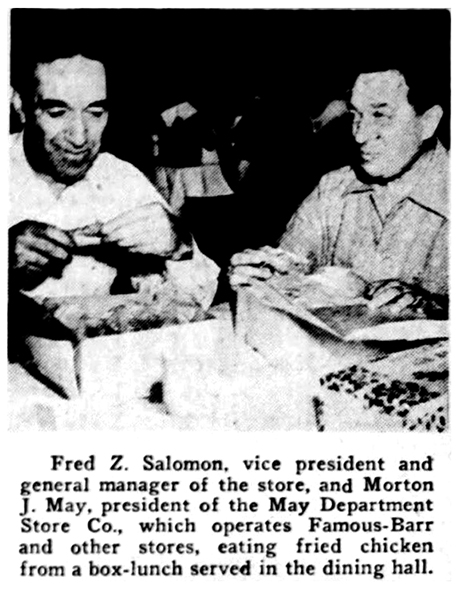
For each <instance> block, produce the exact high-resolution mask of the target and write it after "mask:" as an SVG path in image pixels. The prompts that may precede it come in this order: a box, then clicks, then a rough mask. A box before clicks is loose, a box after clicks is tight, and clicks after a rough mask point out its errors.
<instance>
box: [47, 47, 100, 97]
mask: <svg viewBox="0 0 460 590" xmlns="http://www.w3.org/2000/svg"><path fill="white" fill-rule="evenodd" d="M36 77H37V80H38V83H39V89H40V93H41V94H67V93H69V92H70V93H72V92H75V91H80V92H81V91H83V92H85V93H88V94H104V95H105V92H106V78H105V68H104V66H103V64H102V63H101V62H99V61H96V60H92V59H88V58H86V57H83V56H81V55H77V56H75V57H70V58H62V59H56V60H55V61H53V62H50V63H40V64H38V65H37V68H36Z"/></svg>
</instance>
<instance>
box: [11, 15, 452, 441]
mask: <svg viewBox="0 0 460 590" xmlns="http://www.w3.org/2000/svg"><path fill="white" fill-rule="evenodd" d="M363 37H365V38H366V39H367V40H368V41H367V42H366V44H363ZM10 132H11V138H10V139H11V149H10V156H11V163H10V209H9V213H10V214H9V222H10V225H9V227H10V230H9V247H10V256H9V357H10V358H9V402H8V403H9V427H10V429H11V430H59V431H61V430H82V429H83V430H85V429H93V430H94V429H96V430H98V429H113V430H115V429H116V430H118V429H120V430H121V429H124V430H131V431H133V430H138V429H152V430H159V429H164V428H167V429H170V428H175V429H181V430H198V429H203V428H210V427H211V428H214V429H222V430H223V429H225V430H238V431H241V430H257V431H259V430H284V431H286V430H294V429H295V430H309V431H319V432H323V431H325V432H328V431H357V430H359V431H374V432H375V431H382V432H383V431H385V432H388V431H424V432H427V431H430V432H444V431H445V430H447V429H448V390H447V384H448V368H449V366H448V365H449V363H448V360H449V359H448V308H449V303H448V301H449V300H448V286H449V279H448V241H449V221H448V219H449V149H450V14H449V11H447V10H431V9H430V10H153V9H151V10H144V9H142V10H141V9H136V10H127V9H122V10H111V9H97V10H96V9H93V10H44V9H42V10H33V9H14V10H13V11H12V14H11V105H10Z"/></svg>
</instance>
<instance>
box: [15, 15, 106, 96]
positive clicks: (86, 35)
mask: <svg viewBox="0 0 460 590" xmlns="http://www.w3.org/2000/svg"><path fill="white" fill-rule="evenodd" d="M55 12H56V13H57V15H56V16H57V17H59V18H56V17H55V18H50V19H48V20H45V19H44V18H38V21H39V22H38V23H36V26H32V25H33V23H31V20H33V19H29V20H26V21H19V22H18V23H15V20H14V19H12V35H11V70H10V71H11V85H12V87H13V88H14V90H16V91H17V92H19V94H20V95H21V97H22V99H23V101H24V100H26V101H27V100H28V99H30V97H31V95H32V90H33V89H34V80H35V72H36V68H37V65H38V64H42V63H51V62H53V61H56V60H57V59H65V58H70V57H74V56H76V55H82V56H84V57H87V58H88V59H94V60H96V61H99V62H101V63H103V64H104V65H105V66H106V69H107V63H108V60H107V57H106V55H105V51H104V49H103V46H102V44H101V35H100V31H96V30H94V29H92V28H90V27H88V26H87V24H86V25H85V21H83V20H82V19H79V18H78V11H72V10H71V11H55ZM14 14H15V13H13V16H14ZM39 14H40V13H39ZM53 14H54V13H53ZM18 16H21V15H18ZM79 22H80V26H78V23H79ZM13 25H15V27H14V26H13ZM19 25H26V26H25V27H24V28H25V29H26V30H24V29H23V28H22V27H21V31H20V34H19V31H18V29H19Z"/></svg>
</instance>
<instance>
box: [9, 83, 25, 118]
mask: <svg viewBox="0 0 460 590" xmlns="http://www.w3.org/2000/svg"><path fill="white" fill-rule="evenodd" d="M11 102H12V103H13V108H14V110H15V111H16V112H17V114H18V115H19V118H20V120H21V123H22V125H24V123H25V122H26V117H25V115H24V108H23V105H22V99H21V97H20V96H19V92H17V91H16V90H13V93H12V96H11Z"/></svg>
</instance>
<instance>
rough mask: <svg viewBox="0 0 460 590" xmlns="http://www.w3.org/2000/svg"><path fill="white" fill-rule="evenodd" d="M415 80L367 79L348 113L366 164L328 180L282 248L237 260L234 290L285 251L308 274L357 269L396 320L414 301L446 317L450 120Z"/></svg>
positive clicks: (381, 75) (379, 74)
mask: <svg viewBox="0 0 460 590" xmlns="http://www.w3.org/2000/svg"><path fill="white" fill-rule="evenodd" d="M411 84H412V78H411V77H410V74H407V73H403V72H402V71H400V70H398V69H388V70H383V69H382V70H381V71H379V70H378V71H374V72H370V73H362V74H360V75H359V76H358V78H357V79H356V81H355V84H354V87H353V91H352V96H351V105H350V109H351V112H352V114H353V136H354V139H355V142H356V144H357V147H358V151H359V165H358V166H356V167H353V168H352V167H345V168H341V169H340V170H336V171H334V172H331V173H329V174H327V175H325V176H324V177H323V178H322V180H321V181H320V183H319V185H318V187H317V188H316V189H315V190H314V191H313V193H312V194H311V195H310V196H309V197H308V198H307V199H306V200H305V201H304V203H303V204H302V205H301V206H300V208H299V210H298V211H297V212H296V214H295V215H294V217H293V219H292V220H291V222H290V224H289V226H288V228H287V230H286V232H285V234H284V235H283V237H282V238H281V241H280V243H279V246H280V249H271V248H264V249H262V250H257V251H245V252H242V253H240V254H236V255H235V256H234V257H233V259H232V268H231V274H230V281H231V284H232V286H233V287H234V288H239V287H242V286H245V285H250V284H252V283H253V282H254V281H263V280H266V279H268V278H269V277H270V276H271V275H272V273H273V271H275V270H277V267H278V266H279V265H281V266H282V267H284V265H285V260H283V252H286V251H288V252H290V253H295V254H296V255H298V256H299V257H300V258H301V259H303V260H304V261H305V263H307V264H309V265H310V268H311V271H312V272H313V271H314V269H315V268H317V267H320V266H331V265H332V266H340V267H345V268H350V269H352V270H353V271H355V272H356V273H357V274H358V275H360V276H361V277H363V278H364V279H365V280H366V281H367V282H368V283H369V287H368V292H367V295H368V297H369V298H370V304H371V305H372V306H374V307H375V308H380V307H382V308H386V310H388V311H389V312H391V313H394V314H395V315H397V314H399V313H400V312H403V311H404V310H405V309H407V308H408V307H411V306H413V305H414V303H415V302H418V303H419V304H422V305H426V307H427V308H431V309H433V310H435V313H436V315H437V316H438V317H439V314H441V315H444V314H445V313H447V290H448V276H447V273H448V197H449V195H448V173H449V167H448V154H447V151H446V150H445V148H444V147H443V146H442V144H441V143H440V142H439V141H438V140H437V139H436V133H437V129H438V126H439V123H440V120H441V117H442V114H443V111H442V108H441V106H440V104H438V102H436V100H434V101H432V102H427V101H426V100H424V96H423V94H424V95H425V96H426V95H429V94H430V93H429V92H426V81H425V89H424V90H425V92H424V93H423V92H422V95H421V100H420V96H419V95H417V93H416V90H417V86H416V84H415V83H414V85H413V86H411Z"/></svg>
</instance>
